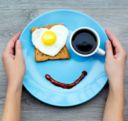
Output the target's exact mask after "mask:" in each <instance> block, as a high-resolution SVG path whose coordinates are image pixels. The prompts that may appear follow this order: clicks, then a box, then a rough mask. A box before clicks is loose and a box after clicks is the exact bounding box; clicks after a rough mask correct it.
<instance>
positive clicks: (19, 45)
mask: <svg viewBox="0 0 128 121" xmlns="http://www.w3.org/2000/svg"><path fill="white" fill-rule="evenodd" d="M17 46H18V48H21V42H20V40H17Z"/></svg>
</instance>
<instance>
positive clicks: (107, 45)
mask: <svg viewBox="0 0 128 121" xmlns="http://www.w3.org/2000/svg"><path fill="white" fill-rule="evenodd" d="M106 47H107V48H109V47H110V42H109V40H108V41H107V42H106Z"/></svg>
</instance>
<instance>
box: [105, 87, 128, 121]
mask: <svg viewBox="0 0 128 121" xmlns="http://www.w3.org/2000/svg"><path fill="white" fill-rule="evenodd" d="M124 103H125V101H124V87H123V86H122V87H121V88H119V89H115V90H113V89H111V88H110V89H109V94H108V98H107V102H106V105H105V111H104V117H103V121H124Z"/></svg>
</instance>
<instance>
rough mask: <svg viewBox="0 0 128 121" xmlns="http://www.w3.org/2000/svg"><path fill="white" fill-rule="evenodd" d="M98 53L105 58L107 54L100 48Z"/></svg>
mask: <svg viewBox="0 0 128 121" xmlns="http://www.w3.org/2000/svg"><path fill="white" fill-rule="evenodd" d="M97 53H98V54H100V55H103V56H105V54H106V53H105V51H104V50H103V49H101V48H99V49H98V50H97Z"/></svg>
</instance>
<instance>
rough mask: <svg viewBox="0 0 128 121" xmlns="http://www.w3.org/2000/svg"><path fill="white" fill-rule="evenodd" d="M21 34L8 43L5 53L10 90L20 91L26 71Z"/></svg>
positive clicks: (4, 62) (4, 58)
mask: <svg viewBox="0 0 128 121" xmlns="http://www.w3.org/2000/svg"><path fill="white" fill-rule="evenodd" d="M19 36H20V32H18V33H17V34H16V35H14V36H13V37H12V38H11V39H10V41H9V42H8V44H7V46H6V48H5V50H4V52H3V58H2V60H3V64H4V68H5V72H6V75H7V79H8V88H11V89H20V88H21V87H22V79H23V76H24V71H25V64H24V58H23V54H22V47H21V43H20V41H19V40H18V39H19Z"/></svg>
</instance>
